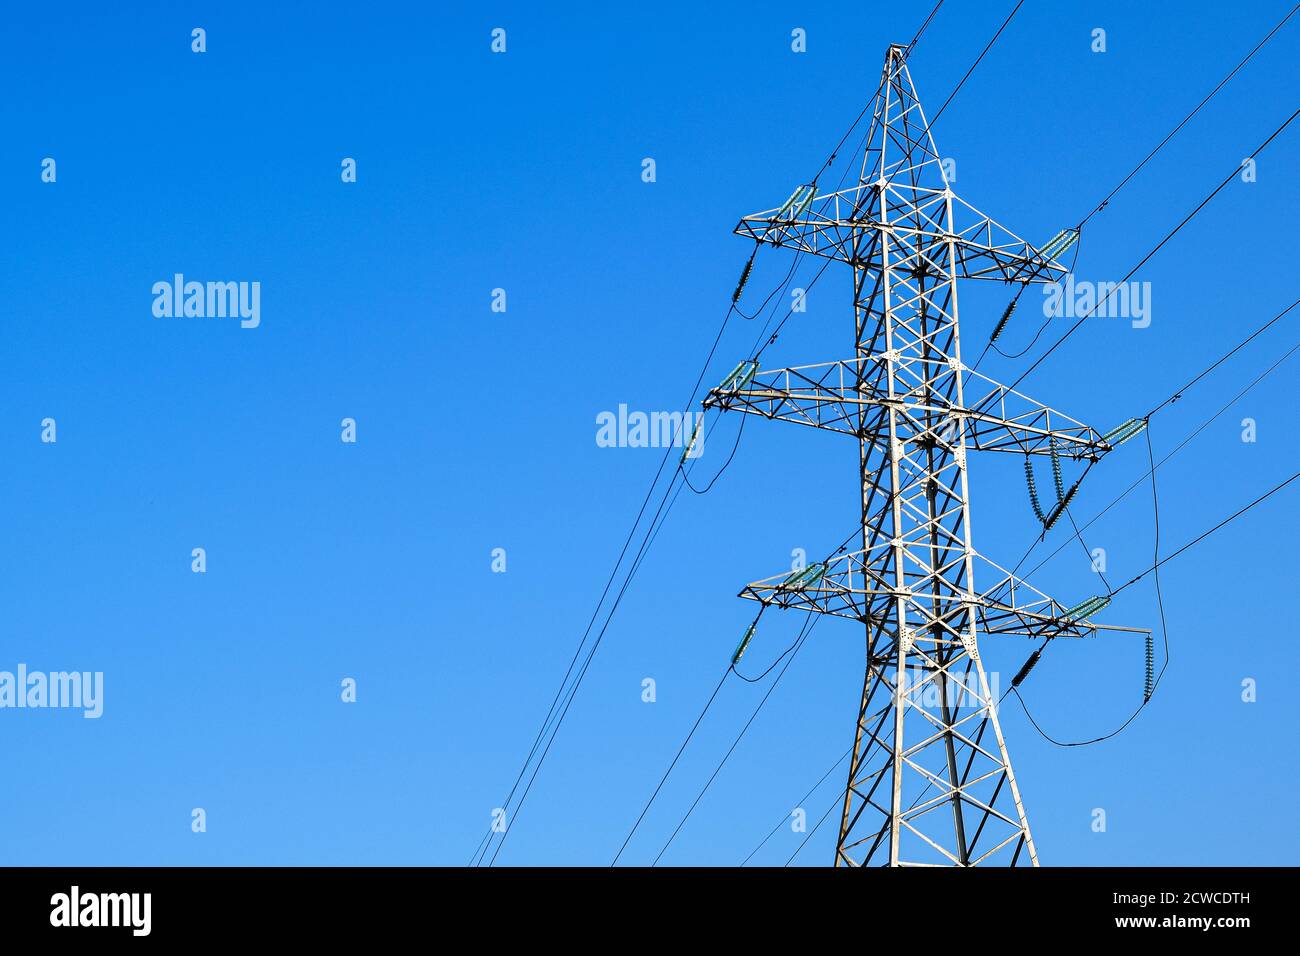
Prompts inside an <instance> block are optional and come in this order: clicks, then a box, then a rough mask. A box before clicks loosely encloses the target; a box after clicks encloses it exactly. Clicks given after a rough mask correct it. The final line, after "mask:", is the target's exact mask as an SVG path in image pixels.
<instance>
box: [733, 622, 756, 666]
mask: <svg viewBox="0 0 1300 956" xmlns="http://www.w3.org/2000/svg"><path fill="white" fill-rule="evenodd" d="M757 627H758V622H757V621H755V622H754V623H752V624H750V625H749V628H748V630H746V631H745V636H744V637H742V638H741V639H740V643H739V644H738V645H736V652H735V653H734V654H732V655H731V666H733V667H735V666H736V665H737V664H739V663H740V659H741V658H742V657H744V656H745V648H747V647H749V642H750V641H751V640H753V637H754V630H755V629H756V628H757Z"/></svg>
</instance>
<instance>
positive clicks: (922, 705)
mask: <svg viewBox="0 0 1300 956" xmlns="http://www.w3.org/2000/svg"><path fill="white" fill-rule="evenodd" d="M906 52H907V51H906V48H904V47H902V46H898V45H894V46H891V47H890V48H889V50H888V52H887V54H886V57H885V65H884V72H883V76H882V80H881V84H880V88H879V91H878V92H877V94H876V96H875V100H874V105H873V109H872V124H871V127H870V129H869V131H868V135H867V147H866V151H865V155H864V156H863V160H862V165H861V172H860V175H859V177H858V181H857V183H856V185H853V186H851V187H850V188H847V189H844V190H841V191H838V192H834V193H829V194H826V195H821V196H819V195H816V189H815V186H804V187H800V188H799V189H798V190H796V192H795V194H794V195H793V196H792V197H791V198H790V200H788V201H787V202H786V203H785V205H784V206H782V207H780V208H779V209H773V210H769V211H767V212H763V213H759V214H757V215H754V216H747V217H745V218H744V219H742V220H741V222H740V224H739V225H738V226H737V228H736V232H737V233H738V234H740V235H743V236H747V237H750V238H752V239H754V240H755V241H756V242H759V243H765V244H769V245H773V246H783V247H788V248H791V249H794V250H798V251H802V252H804V253H807V254H811V255H815V256H821V257H827V258H830V259H834V260H838V261H840V262H844V263H847V264H848V265H850V266H851V267H852V269H853V308H854V333H855V334H854V344H855V351H854V356H853V358H851V359H847V360H843V361H838V362H830V363H825V364H819V365H811V366H802V367H797V368H789V369H781V370H777V371H766V372H761V371H759V369H758V363H757V361H756V360H754V361H750V362H746V363H742V364H741V366H740V367H739V368H738V369H737V370H736V371H735V372H733V373H732V375H730V376H728V379H727V380H726V381H724V383H723V384H722V386H720V387H719V388H715V389H713V390H712V391H711V392H710V393H709V395H708V397H707V398H706V399H705V402H704V404H705V407H711V408H721V409H735V410H739V411H744V412H749V413H751V414H757V415H761V416H764V417H766V418H769V419H780V420H783V421H793V422H797V423H800V424H803V425H808V426H811V427H814V428H820V429H826V430H829V431H833V432H840V433H843V434H847V435H853V436H856V438H857V439H858V442H859V447H860V479H861V520H862V539H861V549H860V550H856V551H852V552H848V551H847V549H841V551H840V552H838V553H837V554H836V555H834V556H832V557H831V558H830V559H828V560H827V561H825V562H821V563H819V564H816V565H813V566H811V567H809V568H807V569H804V570H802V571H796V572H794V573H791V574H783V575H778V576H776V577H773V578H769V579H765V580H763V581H759V582H756V583H754V584H751V585H749V586H748V587H746V588H745V589H744V590H743V591H742V592H741V596H742V597H747V598H750V599H753V600H756V601H759V602H761V603H762V604H763V605H764V607H768V606H773V605H775V606H779V607H787V608H801V609H804V610H808V611H812V612H818V613H823V614H832V615H836V616H839V617H845V618H850V619H852V620H857V621H861V622H863V624H864V625H865V627H866V642H865V644H866V674H865V679H864V682H863V687H862V699H861V703H860V706H859V707H858V715H857V720H856V723H855V729H854V747H853V752H852V758H851V764H850V769H849V778H848V783H847V786H846V789H845V797H844V806H843V812H842V814H841V821H840V831H839V840H838V842H837V846H836V855H835V863H836V865H840V864H845V865H867V864H873V863H884V864H888V865H896V866H901V865H935V864H939V865H956V866H974V865H977V864H983V863H1009V864H1011V865H1016V864H1018V863H1019V864H1024V863H1026V862H1029V863H1032V864H1034V865H1037V863H1038V855H1037V852H1036V850H1035V848H1034V842H1033V838H1032V837H1031V835H1030V831H1029V824H1028V821H1027V819H1026V816H1025V809H1024V805H1023V803H1022V800H1021V796H1020V790H1019V788H1018V787H1017V785H1016V778H1015V775H1014V774H1013V772H1012V769H1011V761H1010V759H1009V758H1008V756H1007V750H1006V744H1005V742H1004V740H1003V736H1002V729H1001V727H1000V726H999V723H998V714H997V703H998V701H997V699H996V694H995V692H994V691H992V690H991V689H990V686H989V681H988V678H987V675H986V674H985V671H984V667H983V664H982V663H981V660H980V654H979V644H978V637H979V635H980V634H981V633H985V634H1013V635H1024V636H1028V637H1038V638H1057V637H1080V636H1090V635H1091V636H1095V634H1096V632H1097V631H1098V630H1099V629H1106V630H1129V629H1127V628H1115V627H1106V626H1104V625H1098V624H1095V623H1091V622H1089V621H1088V620H1087V618H1088V617H1089V616H1090V615H1091V614H1092V613H1095V610H1096V609H1097V608H1098V607H1099V606H1104V603H1105V602H1104V600H1103V599H1100V598H1099V599H1093V601H1091V602H1085V604H1084V605H1080V606H1079V607H1076V608H1071V609H1066V608H1064V607H1063V606H1062V605H1060V604H1058V603H1057V602H1055V601H1053V600H1051V599H1049V598H1047V597H1046V596H1044V595H1043V594H1041V593H1039V592H1037V591H1035V590H1034V589H1032V588H1030V587H1029V586H1028V585H1027V584H1025V583H1024V582H1022V581H1020V580H1019V579H1017V578H1016V577H1014V576H1013V575H1012V574H1010V573H1008V572H1006V571H1004V570H1002V569H1001V568H999V567H997V566H996V565H994V564H992V562H989V561H987V559H984V558H982V557H981V556H980V555H979V554H978V553H977V552H976V551H975V550H974V548H973V547H972V545H971V525H970V498H969V489H968V485H967V471H966V455H967V452H968V451H970V450H975V451H996V452H1004V453H1013V454H1023V455H1025V456H1026V465H1027V466H1029V465H1030V463H1031V462H1032V461H1033V460H1034V458H1035V457H1037V456H1042V457H1048V458H1050V460H1051V465H1052V469H1053V472H1054V475H1055V477H1056V488H1057V501H1056V505H1055V507H1054V509H1053V510H1054V512H1055V514H1056V515H1059V514H1060V512H1061V511H1062V510H1063V509H1064V507H1065V505H1066V503H1068V501H1069V499H1070V498H1071V497H1072V496H1073V494H1074V490H1075V489H1076V488H1077V487H1078V483H1077V481H1076V482H1075V484H1074V485H1073V486H1072V487H1070V488H1069V489H1067V488H1066V486H1065V485H1064V483H1063V480H1062V478H1061V466H1062V463H1063V461H1069V462H1075V463H1084V462H1088V463H1091V462H1095V461H1096V460H1097V459H1099V458H1100V457H1101V456H1102V455H1103V454H1105V453H1106V452H1108V451H1109V450H1110V448H1111V445H1110V444H1109V443H1108V442H1107V441H1106V440H1105V439H1104V438H1103V437H1102V436H1101V435H1099V434H1098V433H1097V432H1095V431H1094V430H1092V429H1091V428H1089V427H1087V426H1085V425H1082V424H1080V423H1079V422H1076V421H1074V420H1073V419H1070V418H1067V417H1065V416H1063V415H1061V414H1060V413H1059V412H1056V411H1053V410H1052V409H1049V408H1046V407H1045V406H1043V405H1040V404H1038V403H1036V402H1033V401H1031V400H1030V399H1028V398H1026V397H1025V396H1023V395H1021V394H1019V393H1018V392H1015V391H1012V390H1011V389H1009V388H1007V387H1005V386H1001V385H998V384H997V383H995V382H992V381H991V380H989V379H987V378H985V377H984V376H981V375H978V374H976V373H973V372H971V371H969V370H968V369H966V368H965V367H964V366H963V365H962V362H961V347H960V336H959V329H958V320H957V282H958V280H959V279H993V280H999V281H1002V282H1006V283H1013V284H1023V283H1028V282H1044V281H1056V280H1058V279H1060V278H1061V277H1063V276H1064V275H1065V274H1066V272H1067V270H1066V269H1065V268H1064V267H1063V266H1061V265H1060V264H1059V263H1058V262H1057V261H1056V259H1055V258H1054V256H1055V255H1059V254H1060V242H1059V241H1058V240H1059V238H1060V237H1059V236H1058V240H1053V241H1052V242H1049V243H1048V244H1046V246H1045V247H1044V249H1042V250H1039V249H1036V248H1035V247H1033V246H1031V245H1030V244H1029V243H1027V242H1025V241H1024V240H1022V239H1019V238H1017V237H1016V236H1015V235H1013V234H1012V233H1010V232H1009V231H1007V230H1006V229H1004V228H1003V227H1001V226H999V225H998V224H997V223H995V222H994V221H993V220H991V219H989V218H987V217H985V216H984V215H982V214H981V213H979V212H978V211H977V210H975V209H974V207H972V206H970V205H969V204H967V203H965V202H964V201H963V200H961V199H960V198H958V196H957V195H956V194H955V193H954V192H953V190H952V188H951V187H950V185H949V183H948V180H947V177H946V176H945V172H944V169H943V164H942V162H941V159H940V156H939V153H938V150H937V149H936V148H935V144H934V139H933V137H932V136H931V134H930V130H929V127H928V125H927V123H926V119H925V114H924V112H923V110H922V108H921V104H920V102H919V100H918V98H917V94H916V90H915V88H914V86H913V84H912V80H911V76H910V74H909V72H908V68H907V63H906ZM969 396H974V398H973V400H968V397H969ZM1072 467H1077V466H1072ZM1035 504H1036V503H1035ZM1036 506H1037V505H1036ZM1046 523H1047V524H1049V525H1050V523H1051V519H1050V518H1049V519H1048V520H1047V522H1046ZM977 567H979V569H980V570H979V571H978V572H977ZM977 579H978V580H979V581H980V583H981V585H983V586H984V590H983V591H976V580H977ZM990 585H991V586H990Z"/></svg>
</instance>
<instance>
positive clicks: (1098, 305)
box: [1009, 109, 1300, 389]
mask: <svg viewBox="0 0 1300 956" xmlns="http://www.w3.org/2000/svg"><path fill="white" fill-rule="evenodd" d="M1297 116H1300V109H1298V110H1296V111H1295V112H1294V113H1292V114H1291V115H1290V116H1288V117H1287V118H1286V120H1285V121H1283V123H1282V125H1280V126H1279V127H1278V128H1277V129H1275V130H1273V132H1272V133H1270V134H1269V137H1268V139H1266V140H1264V142H1262V143H1261V144H1260V145H1259V146H1258V147H1256V148H1255V151H1254V152H1252V153H1251V154H1250V155H1249V156H1248V157H1247V159H1254V158H1255V157H1256V156H1258V155H1259V154H1260V153H1262V152H1263V151H1264V150H1265V149H1266V148H1267V147H1268V145H1269V143H1271V142H1273V140H1274V139H1276V138H1277V137H1278V136H1279V135H1280V134H1281V133H1282V131H1283V130H1284V129H1286V128H1287V127H1288V126H1290V125H1291V122H1292V121H1293V120H1294V119H1295V118H1296V117H1297ZM1240 169H1241V164H1240V163H1239V164H1237V166H1235V167H1234V168H1233V170H1232V172H1230V173H1229V174H1228V175H1227V176H1226V177H1225V178H1224V180H1223V182H1221V183H1219V185H1217V186H1215V187H1214V189H1213V191H1211V192H1210V194H1209V195H1208V196H1206V197H1205V198H1204V199H1202V200H1201V201H1200V203H1199V204H1197V206H1196V208H1195V209H1193V210H1192V211H1191V212H1189V213H1188V214H1187V215H1186V216H1185V217H1184V218H1183V220H1182V221H1181V222H1180V223H1178V225H1176V226H1175V227H1174V228H1173V229H1172V230H1170V232H1169V233H1168V234H1167V235H1166V236H1165V237H1164V238H1163V239H1161V240H1160V241H1159V242H1158V243H1156V245H1155V248H1153V249H1152V250H1151V251H1150V252H1148V253H1147V254H1146V255H1145V256H1143V257H1142V260H1141V261H1140V262H1139V263H1138V264H1137V265H1135V266H1134V267H1133V268H1132V269H1130V270H1129V271H1128V274H1127V275H1125V276H1124V278H1123V279H1121V280H1120V281H1119V283H1118V284H1116V285H1115V286H1114V287H1113V288H1112V289H1111V290H1110V291H1109V292H1107V293H1106V295H1105V297H1103V298H1102V299H1100V300H1099V301H1098V302H1097V303H1096V304H1095V305H1094V306H1093V307H1092V308H1091V309H1089V310H1088V311H1087V312H1085V313H1084V314H1083V316H1081V317H1080V318H1079V320H1078V321H1077V322H1075V323H1074V325H1072V326H1070V328H1069V329H1068V330H1067V331H1066V332H1065V334H1064V335H1062V336H1061V337H1060V338H1059V339H1057V340H1056V341H1055V342H1053V343H1052V345H1051V347H1049V348H1048V350H1047V351H1046V352H1044V353H1043V354H1042V355H1040V356H1039V357H1038V358H1037V359H1035V360H1034V362H1033V364H1032V365H1030V366H1029V368H1027V369H1025V370H1024V372H1022V373H1021V374H1020V377H1019V378H1017V379H1016V380H1015V381H1014V382H1012V383H1011V385H1010V386H1009V387H1010V388H1012V389H1014V388H1015V387H1016V386H1017V385H1019V384H1020V383H1021V382H1023V381H1024V380H1025V379H1026V378H1027V377H1028V376H1029V374H1030V373H1031V372H1032V371H1033V370H1034V369H1036V368H1038V366H1039V365H1041V364H1043V361H1044V360H1045V359H1046V358H1047V357H1048V356H1049V355H1051V354H1052V353H1053V352H1055V351H1056V350H1057V348H1059V347H1060V346H1061V344H1062V343H1063V342H1064V341H1065V340H1066V339H1068V338H1069V337H1070V336H1071V335H1073V334H1074V333H1075V332H1076V331H1078V329H1079V327H1080V326H1081V325H1083V323H1084V322H1086V321H1087V320H1088V319H1089V318H1091V317H1092V316H1093V315H1094V314H1095V313H1096V311H1097V310H1098V309H1099V308H1101V307H1102V306H1103V305H1105V304H1106V303H1107V302H1109V301H1110V298H1111V296H1113V295H1114V294H1115V293H1116V292H1117V291H1118V290H1119V289H1120V288H1121V287H1122V286H1124V285H1125V284H1126V283H1127V282H1128V280H1129V279H1131V278H1133V276H1134V274H1135V273H1136V272H1137V271H1138V270H1139V269H1141V268H1142V267H1143V266H1144V265H1146V264H1147V262H1148V261H1150V259H1151V258H1152V257H1153V256H1154V255H1155V254H1156V253H1157V252H1159V251H1160V250H1161V249H1163V248H1164V246H1165V244H1166V243H1167V242H1169V240H1170V239H1172V238H1173V237H1174V236H1176V235H1177V234H1178V233H1179V231H1181V230H1182V228H1183V227H1184V226H1186V225H1187V224H1188V223H1189V222H1191V221H1192V219H1193V217H1195V216H1196V214H1197V213H1199V212H1200V211H1201V210H1202V209H1204V208H1205V207H1206V205H1208V204H1209V202H1210V200H1212V199H1213V198H1214V197H1215V196H1217V195H1218V194H1219V193H1220V192H1221V191H1222V190H1223V188H1224V187H1225V186H1227V185H1228V183H1230V182H1232V180H1233V179H1235V178H1236V177H1237V174H1238V173H1239V172H1240Z"/></svg>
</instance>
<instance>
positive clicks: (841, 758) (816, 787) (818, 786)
mask: <svg viewBox="0 0 1300 956" xmlns="http://www.w3.org/2000/svg"><path fill="white" fill-rule="evenodd" d="M851 753H853V748H852V747H850V748H849V749H848V750H846V751H844V753H842V754H840V756H839V759H838V760H836V761H835V762H834V763H833V764H831V765H830V768H829V769H827V771H826V772H825V773H824V774H822V776H821V779H820V780H818V781H817V782H816V783H815V784H813V785H812V789H811V790H809V791H808V792H807V793H805V794H804V795H803V797H802V798H801V799H800V800H799V802H798V803H796V804H795V806H796V807H800V806H802V805H803V804H805V803H807V802H808V800H809V798H810V797H811V796H812V795H813V794H814V793H816V792H817V791H818V790H820V789H821V786H822V784H824V783H825V782H826V780H827V778H828V777H830V775H831V774H833V773H834V772H835V768H836V767H838V766H839V765H840V764H842V763H844V761H845V760H846V759H847V758H848V756H849V754H851ZM840 796H843V794H842V793H841V794H840ZM838 801H839V797H836V802H838ZM832 806H833V804H832ZM789 819H790V814H788V813H787V814H786V815H785V816H783V817H782V818H781V819H780V821H779V822H778V823H777V825H776V826H774V827H772V829H771V832H769V833H768V835H767V836H765V837H763V839H762V841H761V842H760V843H759V844H758V846H756V847H754V849H752V850H750V851H749V856H747V857H745V858H744V859H743V860H741V861H740V865H741V866H744V865H745V864H746V863H748V862H749V861H750V860H752V859H753V858H754V855H755V854H756V853H758V851H759V850H761V849H763V847H765V846H766V845H767V841H768V840H770V839H772V837H774V836H776V832H777V831H778V830H780V829H781V827H783V826H785V823H786V821H787V820H789Z"/></svg>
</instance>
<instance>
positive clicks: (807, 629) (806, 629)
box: [650, 611, 821, 866]
mask: <svg viewBox="0 0 1300 956" xmlns="http://www.w3.org/2000/svg"><path fill="white" fill-rule="evenodd" d="M819 620H821V618H820V617H815V616H814V615H813V613H812V612H811V611H810V612H809V615H808V618H807V619H806V620H805V621H804V626H803V630H802V632H801V633H800V635H799V638H798V640H797V642H796V644H795V648H794V651H793V652H792V653H791V654H790V656H789V657H788V658H786V662H785V664H784V665H782V667H781V669H780V670H779V671H778V672H777V675H776V677H775V678H774V679H773V681H772V683H771V684H770V685H768V688H767V692H766V693H764V694H763V697H762V699H761V700H759V702H758V705H757V706H756V707H755V708H754V711H753V713H751V714H750V715H749V719H748V720H746V721H745V726H743V727H742V728H740V733H739V734H737V735H736V739H735V740H733V741H732V742H731V746H730V747H728V748H727V752H726V753H725V754H723V755H722V759H721V760H719V761H718V765H717V766H716V767H715V768H714V769H713V773H712V774H710V775H709V779H708V780H707V781H706V782H705V784H704V786H703V787H701V788H700V792H699V793H698V794H696V795H695V799H694V800H693V801H692V802H691V805H690V807H688V808H687V810H686V813H685V814H684V815H683V816H682V818H681V820H680V821H679V822H678V824H677V826H676V828H675V829H674V830H673V832H672V834H671V835H670V836H669V837H668V841H667V842H666V843H665V844H664V845H663V847H662V848H661V849H660V850H659V853H658V854H656V856H655V858H654V860H653V861H652V862H651V864H650V865H651V866H656V865H658V863H659V860H660V859H662V857H663V855H664V854H665V853H667V852H668V848H669V847H670V846H672V845H673V841H674V840H676V839H677V835H678V834H679V833H681V832H682V828H683V827H684V826H686V821H687V820H689V819H690V818H691V814H692V813H694V812H695V808H696V807H698V806H699V805H700V801H701V800H703V799H704V795H705V794H706V793H708V792H709V788H710V787H711V786H713V781H714V780H716V779H717V778H718V774H720V773H721V772H722V768H723V767H724V766H726V763H727V761H728V760H729V759H730V758H731V755H732V754H733V753H734V752H735V750H736V748H737V747H738V746H739V745H740V741H741V739H742V738H744V736H745V734H746V733H747V732H748V731H749V728H750V725H752V724H753V723H754V720H755V718H757V717H758V713H759V711H761V710H762V709H763V705H764V704H766V703H767V699H768V698H769V697H771V696H772V692H773V691H775V690H776V688H777V687H778V685H780V683H781V678H782V677H784V676H785V672H786V671H787V670H789V669H790V665H791V664H793V663H794V659H795V658H796V657H798V656H799V651H800V650H801V649H802V648H803V646H804V644H805V643H806V642H807V639H808V635H809V634H810V633H812V629H813V628H814V627H816V626H817V622H818V621H819Z"/></svg>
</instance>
